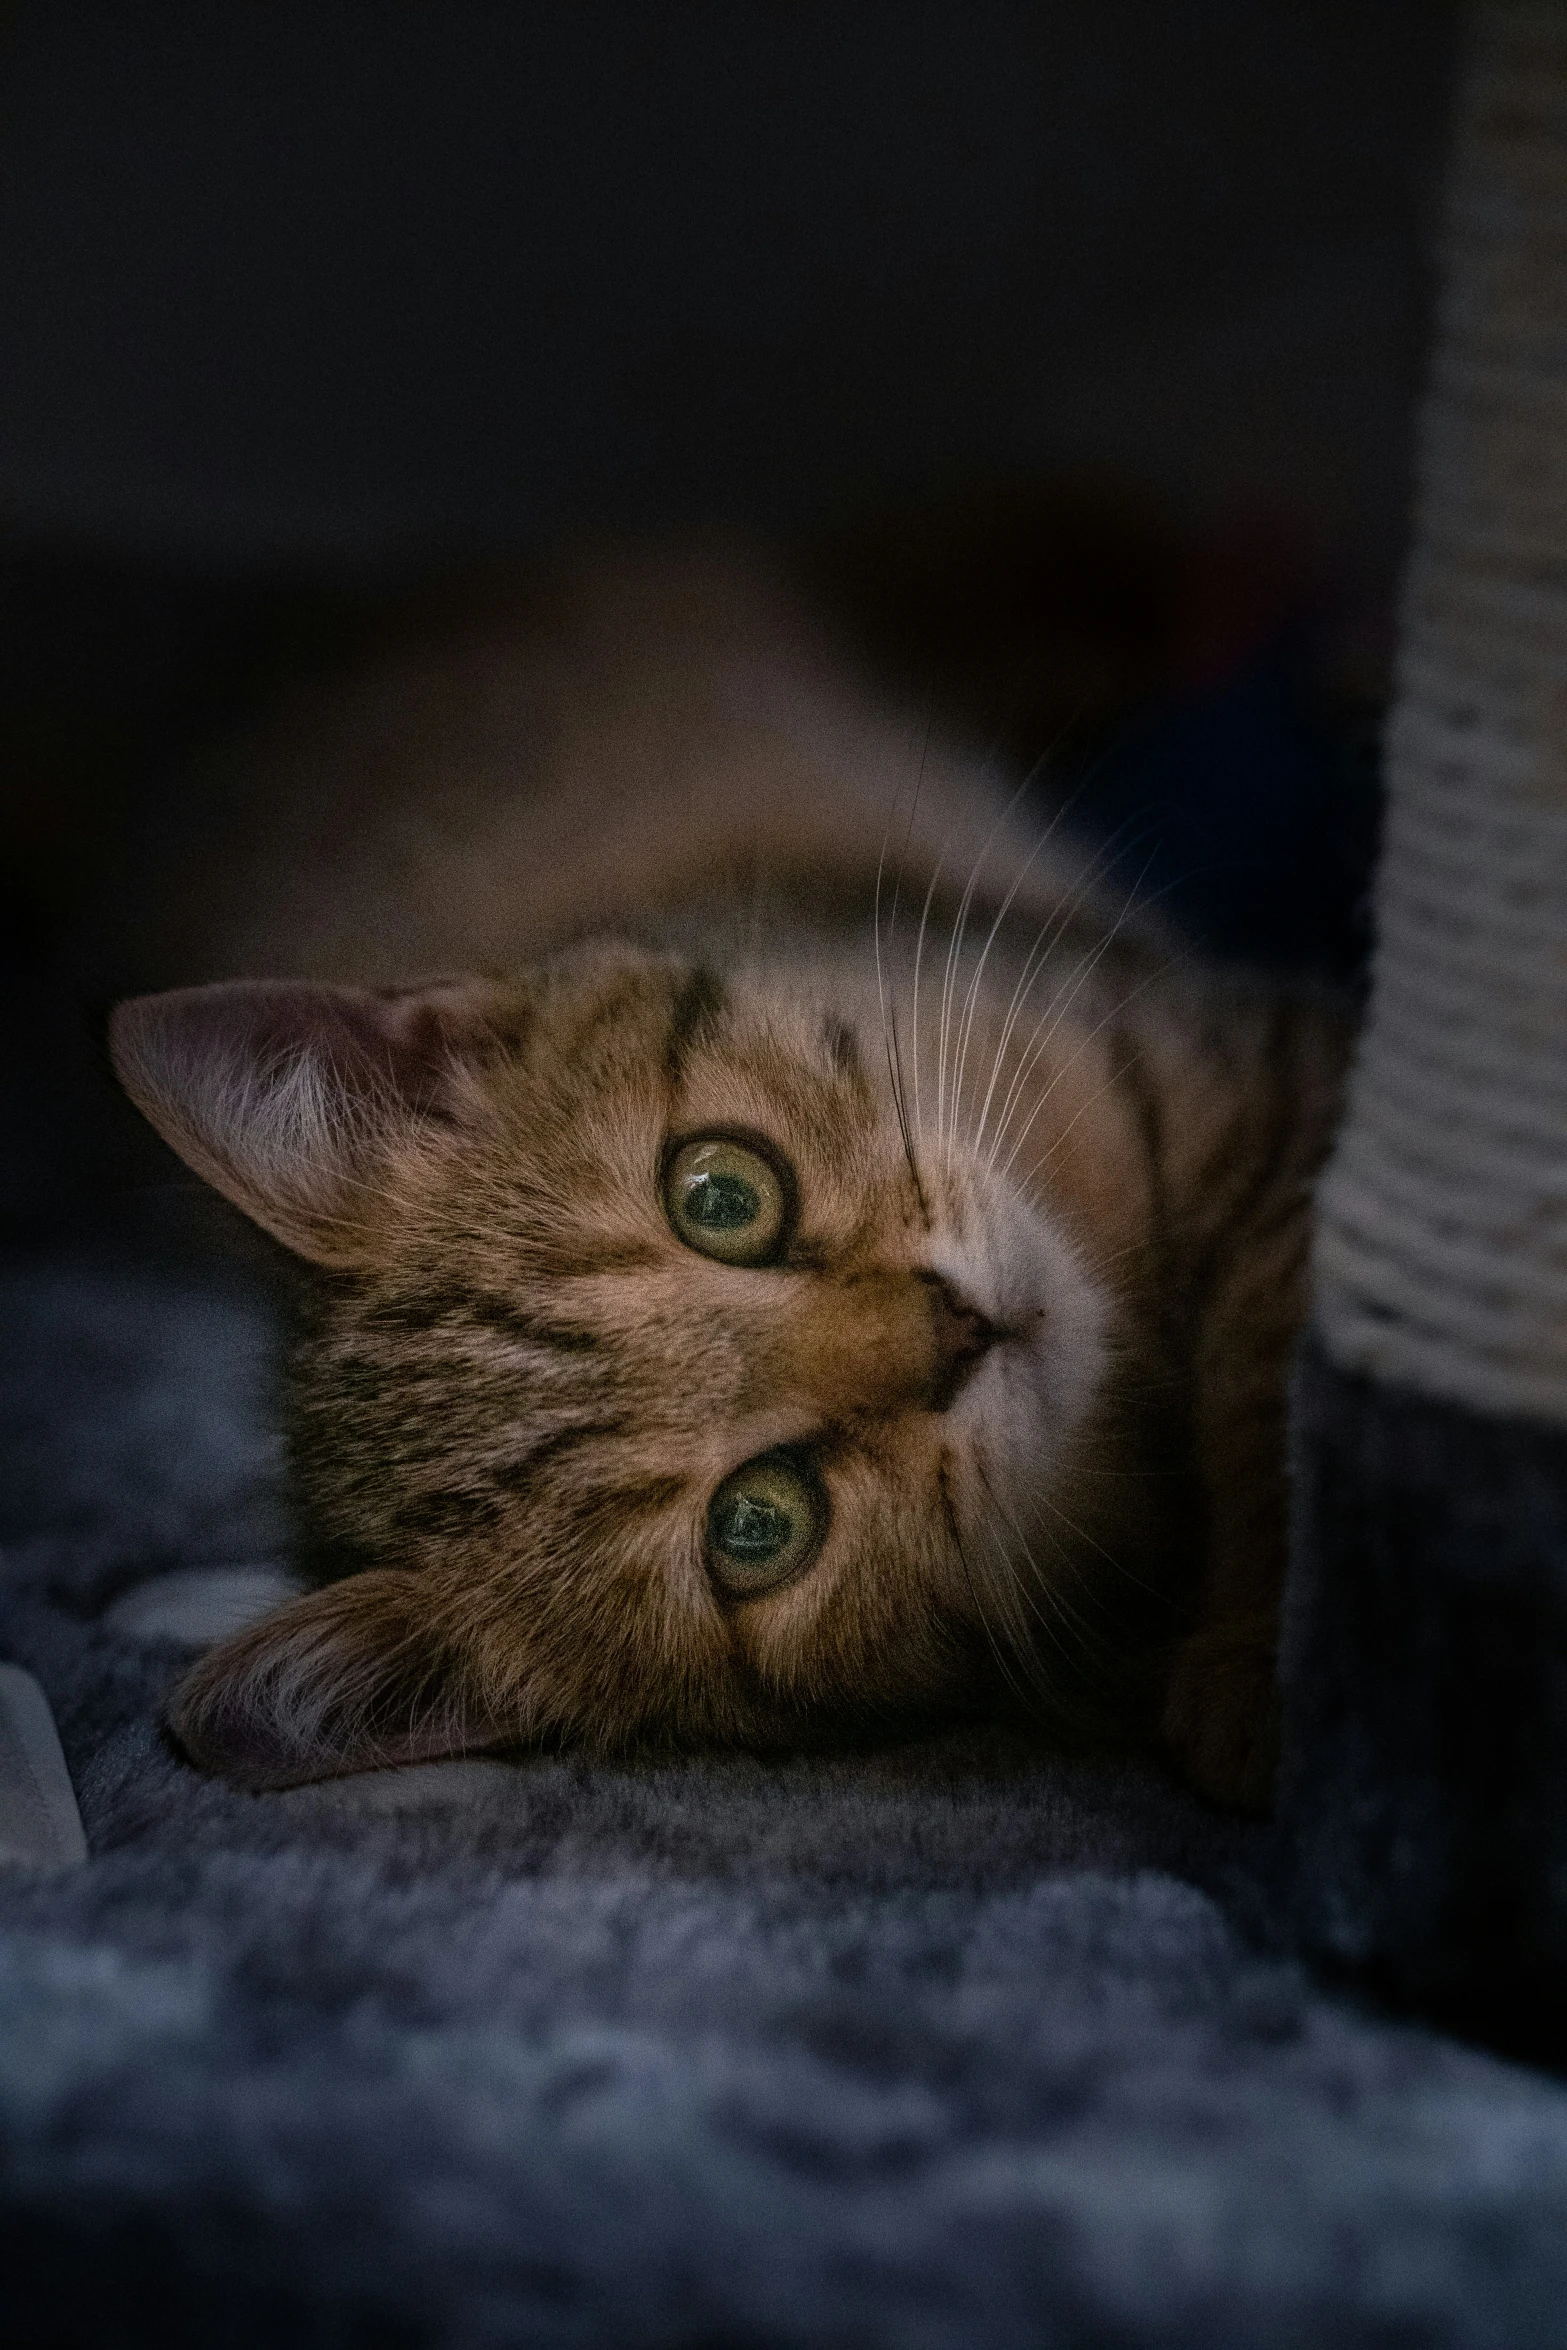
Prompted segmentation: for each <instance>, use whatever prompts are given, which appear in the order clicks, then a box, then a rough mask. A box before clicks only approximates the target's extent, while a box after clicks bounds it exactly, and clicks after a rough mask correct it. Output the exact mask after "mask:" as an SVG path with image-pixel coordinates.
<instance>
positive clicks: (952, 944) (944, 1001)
mask: <svg viewBox="0 0 1567 2350" xmlns="http://www.w3.org/2000/svg"><path fill="white" fill-rule="evenodd" d="M1037 772H1038V767H1037V763H1036V765H1035V766H1034V767H1031V768H1030V769H1029V771H1028V773H1027V774H1026V775H1025V776H1024V778H1023V780H1022V782H1021V783H1020V784H1019V785H1018V787H1017V789H1016V791H1015V792H1014V793H1013V794H1012V797H1011V798H1010V799H1009V800H1008V802H1007V804H1006V806H1005V807H1004V808H1003V809H1002V810H1001V811H1000V813H999V814H998V816H997V817H996V820H995V822H994V824H993V825H992V826H991V828H990V830H989V832H988V833H987V834H986V836H985V838H984V840H983V841H982V842H981V844H980V847H979V850H978V852H977V854H976V856H975V858H974V862H973V864H972V865H971V866H970V867H969V876H968V879H967V881H966V882H965V883H964V885H963V894H962V896H961V897H960V898H959V900H958V910H957V914H956V916H955V918H954V920H953V925H952V936H951V939H950V941H949V942H948V946H947V966H946V970H945V972H944V973H943V976H942V983H941V1026H940V1031H939V1041H938V1046H937V1057H936V1079H937V1097H936V1099H937V1110H936V1141H937V1147H938V1149H944V1151H945V1156H946V1167H947V1172H948V1173H949V1174H950V1173H951V1171H952V1134H953V1128H954V1126H955V1124H956V1120H957V1100H956V1095H955V1094H954V1096H953V1100H952V1102H951V1104H950V1111H951V1115H950V1117H949V1116H948V1114H947V1113H948V1109H949V1104H948V1101H947V1045H948V1040H949V1035H950V1027H951V1018H952V1003H953V997H954V994H955V992H956V984H957V972H958V967H959V962H960V958H961V954H962V948H963V934H964V932H965V931H966V930H967V928H968V917H969V908H970V906H971V905H972V904H973V902H974V892H975V890H976V889H977V888H978V886H979V877H980V874H981V873H982V872H983V870H984V867H985V861H986V859H987V858H988V857H989V855H990V852H991V850H992V848H993V847H994V846H995V844H996V841H997V839H998V838H999V836H1000V833H1001V829H1002V827H1003V825H1005V824H1006V823H1007V821H1008V819H1009V818H1010V817H1011V815H1012V813H1013V811H1014V809H1015V808H1016V807H1017V804H1018V802H1019V800H1021V799H1022V797H1023V795H1024V794H1025V792H1027V791H1029V790H1030V789H1031V788H1032V786H1033V782H1034V777H1035V775H1036V773H1037Z"/></svg>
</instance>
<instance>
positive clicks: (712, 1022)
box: [664, 963, 729, 1085]
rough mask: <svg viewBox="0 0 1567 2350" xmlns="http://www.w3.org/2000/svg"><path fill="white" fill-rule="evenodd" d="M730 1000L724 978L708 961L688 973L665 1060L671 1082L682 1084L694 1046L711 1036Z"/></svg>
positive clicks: (674, 1013) (674, 1010) (672, 1014)
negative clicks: (711, 967) (711, 968)
mask: <svg viewBox="0 0 1567 2350" xmlns="http://www.w3.org/2000/svg"><path fill="white" fill-rule="evenodd" d="M728 1000H729V999H728V996H727V994H726V993H725V989H724V983H723V981H722V980H721V979H720V978H719V976H718V974H717V972H716V971H712V970H710V969H709V968H708V967H707V965H706V964H704V963H699V964H698V965H697V966H696V967H695V969H694V970H692V971H690V972H689V973H688V974H687V976H686V978H685V980H684V982H683V984H682V985H681V987H680V988H679V989H678V991H677V993H676V996H675V1000H674V1005H673V1007H672V1009H671V1012H670V1016H669V1035H668V1037H667V1039H666V1041H665V1045H664V1063H665V1067H666V1068H667V1070H668V1072H669V1081H670V1083H671V1085H678V1084H679V1082H680V1077H681V1072H682V1071H683V1070H684V1068H685V1064H686V1060H687V1058H688V1056H689V1055H690V1053H691V1051H692V1049H693V1047H694V1046H696V1045H699V1044H703V1043H706V1042H708V1041H709V1040H710V1039H711V1037H712V1035H713V1032H714V1030H715V1029H716V1028H717V1026H718V1023H719V1021H720V1020H721V1019H722V1018H723V1015H724V1012H725V1011H726V1009H727V1008H728Z"/></svg>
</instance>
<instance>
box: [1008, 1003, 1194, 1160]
mask: <svg viewBox="0 0 1567 2350" xmlns="http://www.w3.org/2000/svg"><path fill="white" fill-rule="evenodd" d="M1166 968H1168V966H1161V967H1160V969H1159V970H1157V971H1148V972H1145V973H1144V975H1143V977H1142V978H1141V979H1140V980H1139V981H1138V982H1137V985H1136V986H1135V987H1132V988H1128V990H1127V992H1126V994H1125V995H1124V996H1122V997H1121V999H1120V1001H1119V1002H1118V1003H1115V1004H1112V1005H1111V1007H1110V1009H1109V1011H1107V1012H1106V1013H1105V1014H1104V1016H1103V1018H1102V1019H1099V1020H1096V1021H1095V1022H1094V1025H1093V1027H1092V1028H1090V1030H1089V1031H1088V1034H1087V1035H1086V1036H1085V1037H1084V1038H1083V1039H1082V1041H1081V1042H1080V1043H1079V1045H1078V1046H1077V1048H1076V1050H1075V1051H1074V1052H1072V1053H1070V1054H1068V1056H1067V1058H1066V1059H1065V1060H1064V1061H1063V1062H1062V1064H1061V1066H1060V1068H1059V1069H1058V1070H1057V1071H1056V1073H1055V1075H1054V1076H1053V1077H1052V1078H1051V1080H1050V1083H1049V1084H1048V1085H1047V1086H1046V1087H1045V1090H1044V1092H1043V1093H1042V1094H1041V1095H1040V1097H1039V1099H1038V1101H1037V1102H1036V1103H1035V1104H1034V1107H1033V1108H1032V1110H1030V1112H1029V1114H1028V1120H1027V1123H1026V1124H1025V1125H1024V1127H1023V1129H1022V1131H1021V1133H1020V1134H1019V1135H1018V1138H1017V1140H1016V1142H1015V1143H1014V1144H1013V1145H1012V1148H1011V1150H1010V1151H1009V1152H1008V1154H1007V1160H1006V1164H1005V1166H1004V1167H1003V1168H1002V1170H1001V1172H1002V1174H1003V1176H1005V1175H1010V1173H1011V1172H1012V1168H1013V1166H1014V1164H1015V1163H1016V1160H1017V1155H1018V1152H1019V1151H1020V1150H1021V1149H1022V1147H1023V1145H1024V1143H1025V1142H1027V1140H1028V1138H1029V1135H1030V1134H1031V1133H1032V1131H1033V1129H1034V1125H1035V1122H1036V1121H1037V1119H1038V1117H1039V1114H1040V1112H1041V1111H1042V1110H1043V1108H1044V1106H1045V1104H1046V1102H1048V1101H1049V1099H1050V1096H1051V1095H1052V1094H1053V1093H1054V1092H1055V1089H1056V1087H1057V1086H1058V1085H1059V1084H1060V1083H1061V1080H1062V1078H1063V1077H1065V1075H1066V1074H1067V1071H1068V1070H1069V1069H1071V1068H1072V1067H1073V1066H1074V1064H1075V1063H1076V1062H1078V1061H1080V1060H1081V1059H1082V1057H1083V1055H1084V1053H1086V1052H1087V1050H1088V1048H1089V1046H1090V1045H1091V1044H1092V1043H1093V1041H1094V1039H1095V1037H1096V1036H1098V1035H1099V1034H1100V1032H1101V1031H1102V1030H1103V1029H1106V1028H1108V1027H1109V1026H1110V1025H1111V1023H1112V1022H1113V1021H1116V1020H1119V1019H1120V1017H1121V1015H1122V1013H1123V1012H1125V1011H1126V1010H1127V1008H1128V1006H1129V1005H1131V1004H1133V1003H1135V1002H1136V1000H1137V998H1138V997H1139V996H1140V995H1141V994H1142V992H1143V990H1144V989H1145V988H1147V987H1151V986H1152V985H1153V982H1154V981H1155V980H1156V979H1159V978H1162V977H1163V974H1164V970H1165V969H1166ZM1115 1082H1116V1073H1114V1072H1112V1074H1111V1075H1110V1076H1109V1077H1107V1078H1106V1079H1105V1082H1104V1084H1103V1085H1101V1086H1100V1087H1099V1088H1098V1090H1097V1091H1096V1092H1095V1093H1092V1094H1090V1095H1089V1097H1088V1100H1087V1101H1085V1102H1082V1103H1080V1104H1079V1106H1078V1108H1077V1109H1076V1110H1074V1111H1073V1113H1072V1115H1071V1117H1070V1118H1069V1119H1068V1120H1067V1122H1066V1124H1065V1125H1064V1126H1063V1127H1062V1129H1061V1131H1060V1133H1059V1134H1058V1135H1057V1136H1056V1139H1055V1141H1054V1142H1053V1143H1052V1144H1051V1146H1050V1152H1047V1153H1046V1154H1045V1157H1044V1158H1043V1159H1041V1160H1040V1161H1039V1162H1038V1164H1039V1165H1040V1166H1046V1165H1048V1163H1049V1159H1050V1155H1051V1152H1053V1151H1055V1150H1058V1149H1059V1148H1060V1146H1061V1144H1062V1143H1063V1142H1064V1141H1065V1139H1066V1137H1067V1136H1068V1135H1069V1134H1070V1133H1071V1131H1072V1129H1073V1127H1074V1126H1075V1125H1076V1124H1077V1121H1078V1119H1079V1118H1081V1117H1082V1115H1083V1113H1084V1111H1085V1110H1087V1109H1090V1108H1091V1107H1092V1105H1093V1104H1094V1103H1095V1102H1096V1101H1098V1100H1099V1099H1100V1097H1101V1095H1103V1094H1105V1093H1107V1092H1108V1091H1109V1089H1110V1087H1111V1086H1112V1085H1114V1084H1115ZM1004 1131H1005V1130H1004V1129H1003V1133H1004Z"/></svg>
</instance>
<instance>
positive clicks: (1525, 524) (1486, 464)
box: [1315, 0, 1567, 1424]
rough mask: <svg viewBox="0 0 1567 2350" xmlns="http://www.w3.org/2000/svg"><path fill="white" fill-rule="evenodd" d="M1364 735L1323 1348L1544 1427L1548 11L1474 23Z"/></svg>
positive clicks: (1561, 1225) (1549, 1315) (1551, 369)
mask: <svg viewBox="0 0 1567 2350" xmlns="http://www.w3.org/2000/svg"><path fill="white" fill-rule="evenodd" d="M1405 599H1406V600H1405V609H1404V615H1403V633H1402V649H1401V655H1400V661H1399V670H1398V679H1397V692H1396V698H1395V702H1394V709H1393V715H1392V719H1391V722H1390V727H1389V735H1388V810H1387V825H1386V834H1385V839H1384V844H1383V854H1382V863H1381V868H1380V871H1379V874H1378V879H1377V896H1376V913H1377V946H1376V951H1375V957H1374V961H1373V966H1372V995H1371V1007H1370V1013H1369V1017H1368V1020H1367V1024H1366V1028H1365V1032H1364V1035H1363V1037H1362V1040H1361V1044H1360V1048H1359V1052H1358V1056H1357V1061H1356V1066H1355V1071H1354V1075H1353V1078H1352V1081H1351V1086H1350V1096H1349V1109H1348V1114H1347V1117H1346V1121H1345V1125H1344V1129H1343V1132H1342V1135H1341V1137H1340V1140H1339V1144H1338V1148H1337V1150H1336V1152H1335V1155H1334V1157H1333V1159H1332V1161H1331V1163H1330V1166H1329V1169H1328V1172H1327V1174H1326V1175H1325V1177H1324V1179H1323V1183H1322V1187H1321V1190H1320V1193H1319V1204H1318V1228H1317V1240H1316V1261H1315V1314H1316V1322H1317V1328H1318V1332H1319V1334H1320V1336H1321V1338H1322V1339H1323V1341H1324V1342H1325V1344H1326V1346H1327V1349H1328V1351H1329V1353H1330V1354H1331V1355H1332V1357H1333V1358H1334V1359H1335V1360H1336V1361H1337V1362H1338V1363H1339V1364H1341V1365H1342V1366H1343V1367H1344V1368H1346V1369H1349V1370H1355V1371H1362V1372H1368V1373H1370V1374H1372V1375H1373V1376H1375V1377H1377V1378H1379V1379H1383V1380H1392V1381H1397V1382H1399V1383H1400V1384H1402V1385H1405V1386H1409V1387H1413V1388H1417V1389H1419V1390H1422V1391H1423V1392H1425V1393H1427V1394H1430V1395H1434V1396H1439V1397H1442V1398H1445V1399H1447V1400H1450V1401H1454V1402H1457V1403H1461V1404H1467V1405H1470V1406H1472V1407H1474V1408H1476V1409H1478V1410H1481V1411H1487V1412H1501V1413H1508V1414H1513V1415H1524V1416H1528V1417H1532V1418H1535V1419H1540V1420H1546V1421H1551V1422H1555V1423H1558V1424H1561V1423H1567V8H1564V7H1561V6H1551V5H1546V4H1544V0H1533V4H1527V0H1511V4H1500V0H1493V4H1491V5H1488V6H1483V7H1481V8H1480V9H1479V10H1478V11H1477V14H1476V19H1475V25H1474V43H1473V48H1472V51H1471V55H1470V60H1469V69H1468V73H1467V77H1466V80H1465V85H1464V93H1463V101H1462V115H1461V120H1460V123H1459V131H1458V145H1457V151H1456V155H1455V162H1454V172H1453V180H1452V188H1451V196H1450V206H1449V212H1448V220H1447V242H1446V249H1445V267H1444V277H1443V292H1442V299H1441V304H1440V309H1439V316H1438V329H1437V340H1436V352H1435V362H1434V369H1433V375H1432V381H1431V387H1430V393H1429V399H1428V404H1427V408H1426V412H1425V418H1424V430H1423V439H1422V449H1421V480H1420V495H1419V501H1418V505H1417V510H1416V528H1415V542H1414V548H1413V553H1412V557H1411V561H1410V567H1409V572H1408V577H1407V581H1406V589H1405Z"/></svg>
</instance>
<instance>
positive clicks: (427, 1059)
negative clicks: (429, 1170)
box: [109, 978, 521, 1265]
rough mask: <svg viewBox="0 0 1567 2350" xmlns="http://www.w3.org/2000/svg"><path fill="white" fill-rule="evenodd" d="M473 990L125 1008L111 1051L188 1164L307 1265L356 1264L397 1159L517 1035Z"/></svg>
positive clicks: (284, 985) (498, 993) (509, 1017)
mask: <svg viewBox="0 0 1567 2350" xmlns="http://www.w3.org/2000/svg"><path fill="white" fill-rule="evenodd" d="M520 1005H521V997H520V991H518V990H516V989H508V988H506V987H504V986H502V985H501V984H500V983H498V982H495V981H491V980H487V979H477V978H462V979H435V980H428V981H425V982H423V983H421V984H420V985H418V986H414V987H408V988H398V989H372V988H360V987H328V986H316V985H311V984H307V983H304V982H297V981H293V980H235V981H226V982H223V983H220V984H219V985H216V986H213V987H185V988H176V989H174V990H173V991H171V992H170V993H168V994H165V995H147V996H135V997H132V998H131V999H130V1001H129V1002H126V1003H122V1004H119V1005H117V1006H116V1007H115V1010H114V1012H113V1013H112V1015H111V1017H110V1021H109V1050H110V1054H111V1056H112V1058H113V1061H114V1066H115V1069H116V1071H117V1073H118V1075H119V1079H120V1082H121V1084H122V1085H123V1086H124V1087H125V1090H126V1092H127V1093H128V1094H129V1095H130V1097H131V1099H132V1101H133V1102H135V1104H136V1106H137V1108H138V1109H139V1110H141V1111H142V1113H143V1115H144V1116H145V1117H147V1118H148V1119H149V1120H150V1121H151V1123H152V1124H153V1125H154V1126H155V1127H156V1128H157V1130H158V1132H159V1133H160V1134H161V1135H162V1136H163V1138H164V1140H165V1142H167V1143H169V1144H170V1145H171V1146H172V1147H173V1148H174V1149H175V1150H176V1151H178V1152H179V1154H180V1157H181V1158H182V1159H184V1160H185V1161H186V1163H187V1165H189V1166H191V1167H193V1168H194V1169H195V1171H196V1173H197V1174H198V1175H200V1176H202V1177H203V1178H204V1179H205V1180H206V1181H207V1182H208V1183H210V1184H212V1185H213V1186H214V1188H215V1189H216V1190H218V1191H221V1192H222V1193H223V1195H224V1197H225V1198H227V1199H230V1200H232V1201H233V1202H234V1204H235V1206H236V1207H239V1208H243V1210H244V1211H245V1213H246V1215H247V1216H251V1217H253V1218H254V1219H255V1221H256V1222H257V1223H258V1224H260V1225H261V1226H263V1227H264V1229H265V1230H266V1231H268V1232H270V1233H272V1234H273V1236H274V1237H275V1238H276V1239H278V1240H281V1241H282V1242H283V1243H284V1245H285V1246H286V1247H288V1248H291V1249H294V1250H296V1251H297V1253H298V1254H299V1255H300V1256H303V1257H308V1258H310V1259H311V1260H312V1261H313V1262H314V1263H316V1264H321V1265H351V1264H353V1263H355V1262H356V1261H357V1259H358V1256H359V1253H360V1247H361V1244H362V1230H363V1225H364V1221H365V1218H364V1213H363V1211H364V1207H365V1204H366V1202H367V1201H368V1200H369V1198H370V1197H371V1196H372V1195H373V1190H374V1186H375V1184H376V1180H377V1170H378V1168H379V1167H380V1166H381V1165H382V1164H383V1163H384V1161H385V1158H386V1156H387V1153H388V1150H389V1149H390V1148H391V1147H393V1146H395V1144H396V1143H397V1142H398V1141H399V1140H406V1138H407V1137H408V1136H409V1134H410V1133H411V1132H412V1131H413V1130H414V1129H416V1128H417V1126H418V1125H419V1123H420V1122H421V1121H428V1120H431V1119H437V1120H439V1119H449V1118H451V1117H453V1116H455V1115H456V1114H457V1112H458V1109H459V1106H460V1103H461V1099H462V1094H463V1089H464V1083H465V1080H466V1079H467V1077H468V1075H469V1073H471V1071H472V1070H473V1069H474V1068H475V1067H476V1066H477V1065H480V1064H482V1062H483V1061H484V1060H485V1059H487V1058H489V1057H491V1056H492V1055H493V1054H494V1053H496V1052H497V1051H500V1050H503V1049H504V1048H505V1045H506V1044H507V1042H508V1041H512V1040H514V1039H515V1036H516V1034H517V1031H518V1028H519V1025H520Z"/></svg>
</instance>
